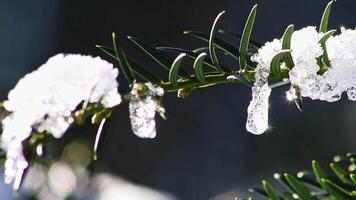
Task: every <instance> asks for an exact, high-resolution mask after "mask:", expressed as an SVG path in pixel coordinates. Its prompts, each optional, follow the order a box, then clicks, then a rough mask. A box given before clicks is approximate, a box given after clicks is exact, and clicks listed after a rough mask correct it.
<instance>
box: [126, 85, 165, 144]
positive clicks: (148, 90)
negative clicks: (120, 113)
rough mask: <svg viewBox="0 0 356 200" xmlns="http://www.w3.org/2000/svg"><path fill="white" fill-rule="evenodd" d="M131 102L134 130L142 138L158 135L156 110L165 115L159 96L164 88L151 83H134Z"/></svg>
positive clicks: (130, 109)
mask: <svg viewBox="0 0 356 200" xmlns="http://www.w3.org/2000/svg"><path fill="white" fill-rule="evenodd" d="M130 94H131V98H130V103H129V111H130V120H131V127H132V131H133V132H134V134H135V135H137V136H138V137H141V138H154V137H156V123H155V114H156V111H157V112H158V113H159V114H161V116H162V117H164V113H165V110H164V108H163V107H161V106H160V104H159V102H158V100H157V99H156V98H157V97H160V96H163V94H164V90H163V89H162V88H161V87H156V86H154V85H152V84H151V83H145V84H141V83H134V84H133V87H132V90H131V93H130Z"/></svg>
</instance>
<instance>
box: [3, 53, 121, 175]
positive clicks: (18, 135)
mask: <svg viewBox="0 0 356 200" xmlns="http://www.w3.org/2000/svg"><path fill="white" fill-rule="evenodd" d="M117 76H118V70H117V69H115V68H113V65H112V64H110V63H108V62H106V61H104V60H102V59H100V58H99V57H96V58H93V57H91V56H82V55H63V54H58V55H56V56H54V57H52V58H50V59H49V60H48V61H47V63H45V64H44V65H42V66H41V67H39V68H38V69H37V70H35V71H34V72H32V73H29V74H27V75H26V76H24V77H23V78H22V79H21V80H20V81H19V82H18V83H17V85H16V86H15V88H14V89H13V90H11V91H10V92H9V95H8V100H7V101H5V102H4V107H5V109H6V110H7V111H9V112H11V114H10V115H9V116H7V117H6V118H5V119H4V120H3V121H2V124H3V132H2V135H1V147H2V148H3V149H4V150H6V151H7V161H6V162H8V163H11V162H14V163H17V162H22V161H24V159H23V155H22V147H21V148H19V147H18V146H19V145H20V146H21V142H22V141H23V140H25V139H26V138H28V137H29V136H30V135H31V132H32V129H35V130H36V131H38V132H44V131H46V132H48V133H51V134H52V135H53V136H54V137H56V138H60V137H61V136H62V135H63V134H64V132H65V131H66V130H67V128H68V127H69V125H70V124H71V123H72V122H73V118H72V117H71V113H72V112H73V111H74V110H75V109H76V108H77V106H78V105H79V104H80V103H82V102H84V101H88V102H90V103H94V102H101V103H102V104H103V106H104V107H112V106H115V105H117V104H119V103H120V102H121V96H120V94H119V93H118V91H117V86H118V83H117V81H116V78H117ZM11 152H16V156H13V155H12V153H11ZM11 160H13V161H11ZM8 166H10V164H9V165H8ZM14 166H16V165H11V167H9V168H8V167H6V169H5V171H6V170H8V171H12V170H15V171H19V170H20V169H19V168H18V167H14ZM9 173H10V172H9ZM11 174H13V173H12V172H11ZM9 177H12V176H9ZM9 180H10V181H8V182H12V181H13V179H11V178H10V179H9Z"/></svg>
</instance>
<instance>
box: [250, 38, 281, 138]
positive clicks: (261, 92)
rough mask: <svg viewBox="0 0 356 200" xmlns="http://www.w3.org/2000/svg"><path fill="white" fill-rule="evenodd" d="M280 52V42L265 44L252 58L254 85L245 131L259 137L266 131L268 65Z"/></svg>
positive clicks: (268, 89)
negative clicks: (253, 63) (254, 64)
mask: <svg viewBox="0 0 356 200" xmlns="http://www.w3.org/2000/svg"><path fill="white" fill-rule="evenodd" d="M280 50H281V41H280V40H277V39H275V40H273V41H272V42H267V43H266V44H265V45H264V46H263V47H262V48H261V49H259V50H258V53H257V54H255V55H254V56H253V57H252V60H253V61H255V62H257V63H258V64H257V68H256V73H255V79H256V81H255V84H254V86H253V87H252V100H251V102H250V104H249V106H248V108H247V113H248V114H247V121H246V129H247V131H249V132H251V133H253V134H256V135H260V134H262V133H264V132H265V131H266V130H267V129H268V100H269V96H270V94H271V89H270V88H269V86H268V76H269V73H270V64H271V60H272V59H273V56H274V55H275V54H276V53H278V52H279V51H280Z"/></svg>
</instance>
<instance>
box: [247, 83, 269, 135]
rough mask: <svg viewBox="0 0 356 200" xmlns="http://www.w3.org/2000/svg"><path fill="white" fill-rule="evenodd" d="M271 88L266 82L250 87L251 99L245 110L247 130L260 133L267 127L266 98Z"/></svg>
mask: <svg viewBox="0 0 356 200" xmlns="http://www.w3.org/2000/svg"><path fill="white" fill-rule="evenodd" d="M270 94H271V89H270V88H269V87H268V84H264V85H262V86H253V87H252V101H251V102H250V105H249V106H248V109H247V112H248V115H247V122H246V129H247V131H249V132H251V133H253V134H256V135H260V134H262V133H264V132H265V131H266V130H267V129H268V99H269V95H270Z"/></svg>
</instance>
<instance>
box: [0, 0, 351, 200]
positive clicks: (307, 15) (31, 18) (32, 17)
mask: <svg viewBox="0 0 356 200" xmlns="http://www.w3.org/2000/svg"><path fill="white" fill-rule="evenodd" d="M255 3H258V4H259V7H258V14H257V19H256V23H255V28H254V31H253V34H252V38H253V39H254V40H257V41H260V42H262V43H264V42H266V41H269V40H272V39H273V38H275V37H278V38H279V37H280V36H281V35H282V34H283V32H284V29H285V28H286V27H287V25H289V24H294V25H295V26H296V28H302V27H304V26H307V25H314V26H317V25H318V24H319V21H320V17H321V15H322V12H323V9H324V7H325V5H326V4H327V3H328V1H326V0H298V1H286V0H254V1H251V0H215V1H213V0H195V1H187V0H180V1H178V0H170V1H167V0H155V1H154V0H130V1H122V0H116V1H114V0H111V1H109V0H102V1H88V0H76V1H72V0H61V1H59V0H57V1H56V0H38V1H10V0H0V27H1V28H0V30H1V31H0V44H1V48H0V92H1V93H0V97H1V99H6V96H7V92H8V91H9V90H10V89H11V88H13V87H14V86H15V84H16V82H17V81H18V79H19V78H20V77H22V76H24V75H25V74H26V73H29V72H31V71H32V70H34V69H35V68H37V67H38V66H40V65H41V64H43V63H44V62H45V61H46V60H47V59H48V58H49V57H51V56H53V55H55V54H57V53H62V52H63V53H81V54H90V55H93V56H101V57H103V58H105V59H107V60H109V61H111V62H114V61H113V60H111V59H110V58H109V57H107V56H106V55H104V54H103V53H101V52H100V51H99V50H98V49H96V48H95V46H94V45H95V44H98V43H99V44H105V45H109V46H110V45H111V32H116V33H117V35H118V43H119V46H121V47H123V48H124V49H125V50H126V52H128V54H130V55H131V56H132V57H135V58H136V59H138V60H139V61H140V62H141V63H143V64H145V65H146V66H149V67H150V68H152V70H153V71H155V70H158V69H159V67H158V66H157V65H156V64H155V63H152V62H150V60H149V59H148V58H147V57H146V56H145V55H144V54H143V53H142V52H141V51H140V50H139V49H138V48H136V47H134V45H133V44H132V43H130V42H129V41H128V40H127V39H126V36H127V35H134V36H137V37H139V38H141V39H143V40H145V41H146V42H148V43H150V44H152V45H155V46H177V47H184V48H188V49H189V48H193V47H200V46H202V45H204V43H202V42H201V41H198V40H195V39H193V38H190V37H188V36H185V35H183V34H182V31H183V30H198V31H203V32H209V31H210V28H211V25H212V22H213V20H214V18H215V16H216V15H217V14H218V13H219V12H220V11H222V10H226V11H227V12H226V14H225V16H224V17H223V18H222V20H221V23H220V27H221V28H224V29H225V30H229V31H233V32H237V33H241V32H242V30H243V27H244V23H245V20H246V17H247V15H248V13H249V10H250V8H251V7H252V6H253V5H254V4H255ZM355 6H356V2H355V1H354V0H338V1H337V3H336V4H335V6H334V7H333V10H332V14H331V21H330V28H338V27H340V26H341V25H345V26H347V27H350V28H354V25H355V24H356V23H355V22H356V13H355ZM228 41H230V42H232V44H235V45H236V46H237V45H238V41H234V40H230V39H228ZM225 62H226V65H229V66H236V65H237V62H236V61H231V60H226V61H225ZM115 64H116V63H115ZM187 67H189V66H187ZM120 82H121V86H122V87H126V86H125V84H126V83H125V81H124V80H123V77H121V80H120ZM286 89H288V88H287V87H281V88H279V89H276V90H275V91H273V96H272V98H271V100H270V102H271V109H270V124H271V126H272V128H271V130H270V131H269V132H268V133H266V134H264V135H261V136H254V135H252V134H250V133H248V132H246V130H245V120H246V110H247V106H248V103H249V100H250V98H251V91H250V89H249V88H247V87H246V86H242V85H219V86H216V87H211V88H208V89H204V90H198V91H195V92H193V93H192V94H191V95H190V96H189V97H188V98H187V99H185V100H182V99H177V98H176V94H173V93H170V94H167V95H166V96H165V97H164V100H163V105H164V106H165V108H166V109H167V115H168V120H166V121H164V120H159V121H158V137H157V138H156V139H154V140H144V139H140V138H138V137H136V136H135V135H134V134H133V133H132V132H131V130H130V126H129V118H128V108H127V106H121V107H120V109H117V110H116V111H115V112H114V113H113V117H112V118H111V119H110V120H109V123H107V125H106V128H105V130H104V131H105V133H104V134H105V135H104V137H103V140H102V142H101V146H100V148H99V160H98V161H96V162H94V163H92V164H91V165H90V170H91V172H92V173H98V172H108V173H113V174H115V175H117V176H120V177H123V178H125V179H127V180H129V181H131V182H133V183H137V184H141V185H145V186H148V187H151V188H154V189H157V190H162V191H166V192H168V193H170V194H172V195H174V196H176V197H177V198H178V199H187V200H197V199H233V197H234V196H236V195H237V194H239V196H246V195H247V193H246V191H247V189H248V188H250V187H252V186H256V185H258V184H260V180H262V179H263V178H267V179H272V175H273V173H274V172H282V171H291V172H295V171H297V170H300V169H306V168H310V162H311V160H312V159H316V160H319V161H321V163H324V164H326V162H327V161H329V160H331V159H332V156H333V155H337V154H344V153H346V152H350V151H355V150H356V148H355V144H356V142H355V138H356V131H355V129H356V123H355V117H356V107H355V105H354V103H353V102H350V101H348V100H347V99H346V98H343V99H342V100H340V101H338V102H336V103H325V102H320V101H311V100H309V99H304V101H305V106H304V107H305V108H304V111H303V112H299V111H298V110H297V109H296V107H295V106H294V105H292V104H290V103H288V102H287V101H286V99H285V96H284V91H285V90H286ZM29 92H30V91H29ZM95 132H96V127H95V126H91V125H87V126H85V127H84V128H76V129H74V130H72V131H70V132H69V133H68V135H69V136H68V137H71V138H77V137H78V138H84V139H85V140H88V141H89V143H92V142H93V141H94V137H95ZM1 191H4V192H1ZM5 191H8V189H7V188H5V189H4V188H3V189H1V190H0V199H3V198H5V197H3V198H2V197H1V196H2V195H4V196H5ZM8 198H10V197H8ZM10 199H11V198H10ZM113 199H114V198H113Z"/></svg>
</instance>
